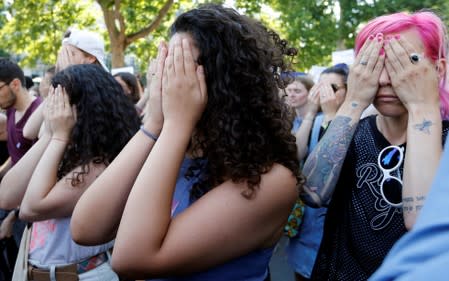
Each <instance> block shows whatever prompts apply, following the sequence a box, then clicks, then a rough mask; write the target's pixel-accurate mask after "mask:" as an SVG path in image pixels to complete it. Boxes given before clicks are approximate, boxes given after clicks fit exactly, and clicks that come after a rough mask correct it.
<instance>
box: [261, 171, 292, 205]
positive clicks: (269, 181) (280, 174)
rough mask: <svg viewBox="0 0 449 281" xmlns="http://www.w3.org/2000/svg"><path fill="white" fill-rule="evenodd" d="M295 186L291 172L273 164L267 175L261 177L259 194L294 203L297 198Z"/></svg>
mask: <svg viewBox="0 0 449 281" xmlns="http://www.w3.org/2000/svg"><path fill="white" fill-rule="evenodd" d="M297 184H298V182H297V179H296V177H295V175H294V174H293V172H292V171H291V170H289V169H288V168H287V167H285V166H283V165H281V164H274V165H273V167H272V168H271V170H270V171H269V172H268V173H266V174H264V175H262V181H261V184H260V193H261V196H269V197H274V198H277V199H279V200H283V199H287V201H292V202H294V201H295V200H296V198H297V196H298V188H297ZM292 198H293V199H292Z"/></svg>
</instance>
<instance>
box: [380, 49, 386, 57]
mask: <svg viewBox="0 0 449 281" xmlns="http://www.w3.org/2000/svg"><path fill="white" fill-rule="evenodd" d="M379 55H380V56H383V55H385V50H384V48H381V49H380V52H379Z"/></svg>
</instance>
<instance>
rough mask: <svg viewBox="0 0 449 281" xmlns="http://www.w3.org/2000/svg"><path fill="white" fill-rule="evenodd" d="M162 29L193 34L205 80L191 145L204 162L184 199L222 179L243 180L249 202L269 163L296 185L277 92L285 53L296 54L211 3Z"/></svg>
mask: <svg viewBox="0 0 449 281" xmlns="http://www.w3.org/2000/svg"><path fill="white" fill-rule="evenodd" d="M169 31H170V34H169V35H170V36H173V35H174V34H175V33H188V34H190V35H191V36H192V38H193V40H194V42H195V43H196V47H197V48H198V49H199V50H200V55H199V57H198V64H200V65H203V67H204V71H205V76H206V84H207V93H208V102H207V106H206V109H205V111H204V113H203V115H202V117H201V119H200V120H199V121H198V123H197V126H196V130H195V135H196V138H195V139H196V140H197V141H196V142H194V143H192V147H191V149H192V151H201V154H202V157H204V158H205V159H207V161H206V164H205V165H206V168H205V171H206V173H205V175H203V176H202V177H201V179H200V181H199V182H198V183H196V184H195V185H194V186H193V188H192V192H191V199H192V200H195V199H197V198H199V197H200V196H202V195H203V194H204V193H206V192H208V191H209V190H211V189H212V188H213V187H215V186H217V185H219V184H221V183H222V182H224V181H225V180H227V179H231V180H232V181H234V182H247V184H248V190H246V191H244V192H243V193H242V195H243V196H245V197H246V198H250V197H251V196H252V195H253V193H254V191H255V188H257V187H258V186H259V184H260V181H261V175H262V174H264V173H267V172H268V171H269V170H270V169H271V168H272V166H273V164H274V163H280V164H282V165H284V166H286V167H287V168H288V169H290V170H291V171H292V173H293V174H294V175H295V176H296V178H297V179H298V187H299V188H301V187H302V184H303V177H302V175H301V173H300V168H299V162H298V159H297V157H296V155H297V153H296V144H295V137H294V136H293V135H292V134H291V132H290V130H291V127H292V124H291V122H290V120H289V119H288V117H287V114H288V111H287V107H286V105H285V104H284V103H283V102H282V101H281V98H280V97H279V95H278V91H279V88H283V87H284V85H285V83H284V82H283V81H281V76H280V73H282V72H283V71H285V70H286V69H287V68H288V64H287V63H286V62H285V61H284V56H285V55H290V56H294V55H295V54H296V49H293V48H288V47H287V42H286V41H285V40H281V39H280V38H279V36H278V35H277V34H276V33H275V32H273V31H271V30H268V29H267V28H266V27H264V26H263V25H262V24H261V23H259V22H257V21H255V20H252V19H250V18H248V17H246V16H243V15H240V14H238V13H237V12H236V11H235V10H234V9H231V8H225V7H222V6H220V5H215V4H208V5H204V6H200V7H199V8H197V9H193V10H190V11H188V12H186V13H184V14H181V15H180V16H179V17H178V18H177V19H176V21H175V22H174V23H173V25H172V26H171V28H170V30H169ZM200 162H201V161H200ZM194 169H195V167H191V168H190V170H191V171H192V170H194Z"/></svg>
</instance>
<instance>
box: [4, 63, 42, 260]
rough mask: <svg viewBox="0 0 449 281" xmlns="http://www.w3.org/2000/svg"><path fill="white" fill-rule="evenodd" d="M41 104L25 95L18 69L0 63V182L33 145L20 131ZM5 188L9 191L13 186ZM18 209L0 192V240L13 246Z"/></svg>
mask: <svg viewBox="0 0 449 281" xmlns="http://www.w3.org/2000/svg"><path fill="white" fill-rule="evenodd" d="M41 102H42V100H41V98H39V97H35V96H33V95H30V94H29V93H28V91H27V89H26V87H25V76H24V73H23V71H22V69H21V68H20V66H19V65H17V64H16V63H15V62H12V61H10V60H9V59H0V107H1V108H2V109H4V110H6V133H7V141H6V144H7V148H8V154H9V158H8V159H7V160H6V161H5V163H3V165H2V166H1V168H0V179H3V177H4V176H5V174H6V173H7V172H8V171H9V170H10V169H11V168H12V167H13V166H14V165H15V164H16V163H17V162H18V161H19V160H20V159H21V158H22V157H23V156H24V155H25V153H26V152H27V151H28V150H29V149H30V148H31V147H32V146H33V144H34V143H35V142H36V139H35V138H26V137H24V135H23V128H24V126H25V124H26V123H27V122H28V119H29V117H30V116H31V114H32V113H33V112H34V111H35V110H36V109H37V108H38V106H39V105H40V104H41ZM8 188H9V190H13V189H14V188H15V186H13V185H11V186H8ZM18 205H19V204H10V202H8V200H7V199H6V198H5V197H4V196H3V192H2V191H0V221H1V225H0V240H1V239H5V238H8V237H11V236H13V237H14V239H15V242H16V244H17V245H19V243H20V239H21V237H22V233H23V229H24V228H25V223H24V222H23V221H21V220H19V219H18V217H17V212H15V211H14V209H15V208H17V207H18ZM11 210H12V211H11ZM10 262H11V261H10ZM12 262H14V261H12Z"/></svg>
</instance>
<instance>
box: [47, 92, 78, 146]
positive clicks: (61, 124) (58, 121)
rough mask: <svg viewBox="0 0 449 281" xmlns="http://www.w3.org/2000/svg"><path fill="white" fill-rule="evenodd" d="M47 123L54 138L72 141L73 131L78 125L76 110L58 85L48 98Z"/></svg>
mask: <svg viewBox="0 0 449 281" xmlns="http://www.w3.org/2000/svg"><path fill="white" fill-rule="evenodd" d="M45 122H46V124H47V125H48V128H49V130H50V132H51V135H52V137H56V138H59V139H62V140H67V141H68V140H70V135H71V133H72V129H73V127H74V126H75V123H76V108H75V106H71V105H70V102H69V96H68V95H67V93H66V91H65V89H64V88H63V87H62V86H61V85H58V86H57V87H56V89H54V93H52V94H51V95H50V96H49V97H48V107H47V112H46V114H45Z"/></svg>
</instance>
